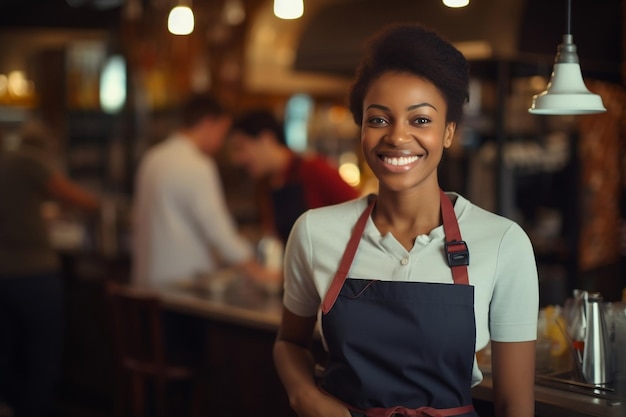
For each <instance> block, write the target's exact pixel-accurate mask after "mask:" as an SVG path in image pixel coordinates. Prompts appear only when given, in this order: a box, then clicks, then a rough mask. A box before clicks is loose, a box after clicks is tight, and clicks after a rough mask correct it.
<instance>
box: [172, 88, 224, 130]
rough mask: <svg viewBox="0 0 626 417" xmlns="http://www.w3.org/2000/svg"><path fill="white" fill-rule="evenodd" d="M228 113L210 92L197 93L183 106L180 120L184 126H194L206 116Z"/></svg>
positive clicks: (218, 115) (214, 116)
mask: <svg viewBox="0 0 626 417" xmlns="http://www.w3.org/2000/svg"><path fill="white" fill-rule="evenodd" d="M225 114H228V110H227V109H226V108H225V107H224V106H222V104H221V103H220V102H219V101H218V100H217V98H216V97H215V96H213V95H212V94H210V93H195V94H192V95H191V96H189V97H188V98H187V100H186V101H185V103H184V104H183V105H182V107H181V111H180V121H181V124H182V125H183V127H186V128H188V127H193V126H195V125H196V124H198V122H200V121H201V120H202V119H204V118H205V117H213V118H216V117H220V116H224V115H225Z"/></svg>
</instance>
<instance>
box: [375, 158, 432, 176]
mask: <svg viewBox="0 0 626 417" xmlns="http://www.w3.org/2000/svg"><path fill="white" fill-rule="evenodd" d="M422 156H423V155H415V154H406V155H389V154H379V155H378V158H379V160H380V161H381V162H382V164H381V166H382V167H384V168H385V169H386V170H388V171H390V172H394V173H397V172H405V171H408V170H409V169H411V168H412V167H413V166H415V165H416V164H417V162H418V161H419V160H420V159H421V158H422Z"/></svg>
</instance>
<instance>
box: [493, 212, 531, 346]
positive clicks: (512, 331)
mask: <svg viewBox="0 0 626 417" xmlns="http://www.w3.org/2000/svg"><path fill="white" fill-rule="evenodd" d="M538 312H539V281H538V278H537V266H536V262H535V256H534V252H533V248H532V245H531V243H530V239H529V238H528V236H527V235H526V233H525V232H524V231H523V230H522V228H521V227H520V226H519V225H517V224H513V225H512V226H511V227H510V228H509V229H508V230H507V231H506V233H505V234H504V235H503V238H502V241H501V244H500V248H499V250H498V264H497V266H496V281H495V287H494V291H493V297H492V300H491V305H490V309H489V327H490V333H491V339H492V340H493V341H496V342H523V341H530V340H535V339H536V338H537V317H538Z"/></svg>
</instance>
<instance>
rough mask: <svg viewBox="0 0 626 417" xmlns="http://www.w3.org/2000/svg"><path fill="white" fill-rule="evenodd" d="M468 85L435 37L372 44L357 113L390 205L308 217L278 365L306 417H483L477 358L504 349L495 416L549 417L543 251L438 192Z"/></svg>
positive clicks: (289, 261)
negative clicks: (544, 384)
mask: <svg viewBox="0 0 626 417" xmlns="http://www.w3.org/2000/svg"><path fill="white" fill-rule="evenodd" d="M468 87H469V74H468V65H467V62H466V60H465V58H464V57H463V55H462V54H461V53H460V52H459V51H458V50H457V49H456V48H454V47H453V46H452V45H451V44H450V43H448V42H447V41H445V40H444V39H443V38H441V37H440V36H439V35H438V34H436V33H435V32H433V31H431V30H429V29H427V28H424V27H422V26H418V25H414V24H406V25H395V26H391V27H389V28H386V29H385V30H384V31H382V32H380V33H379V34H378V35H377V36H376V37H375V38H373V40H372V41H370V42H369V43H368V49H367V55H366V57H365V58H364V59H363V61H362V63H361V65H360V67H359V69H358V72H357V75H356V80H355V83H354V85H353V88H352V90H351V94H350V109H351V111H352V114H353V116H354V120H355V122H356V123H357V124H358V125H359V126H360V128H361V145H362V149H363V153H364V157H365V160H366V162H367V164H368V165H369V167H370V168H371V169H372V171H373V173H374V175H375V176H376V178H377V179H378V183H379V188H378V195H377V196H375V195H371V196H369V197H364V198H361V199H358V200H354V201H351V202H348V203H344V204H341V205H335V206H330V207H324V208H320V209H314V210H309V211H308V212H306V213H305V214H304V215H302V216H301V217H300V218H299V219H298V221H297V222H296V224H295V225H294V228H293V231H292V234H291V236H290V238H289V241H288V243H287V249H286V253H285V295H284V310H283V318H282V323H281V327H280V330H279V334H278V338H277V341H276V344H275V348H274V359H275V363H276V366H277V369H278V373H279V375H280V377H281V379H282V381H283V383H284V386H285V388H286V391H287V394H288V396H289V399H290V403H291V405H292V406H293V408H294V409H295V411H296V412H297V413H298V415H299V416H301V417H317V416H325V417H348V416H353V417H354V416H356V417H362V416H366V417H376V416H390V415H400V416H414V415H422V414H424V415H426V414H428V415H446V416H459V417H460V416H462V417H476V416H477V414H476V411H475V410H474V409H473V405H472V390H471V388H472V387H473V386H475V385H477V384H478V383H479V382H480V381H481V380H482V373H481V370H480V369H479V368H478V365H477V364H476V361H475V352H476V351H477V350H479V349H482V348H483V347H484V346H486V345H487V343H488V342H489V340H491V341H492V344H491V346H492V352H493V353H492V357H493V363H492V367H491V368H492V375H493V383H494V403H495V408H496V410H497V412H496V415H498V416H501V417H532V416H534V412H533V411H534V398H533V388H534V357H535V349H534V340H535V338H536V333H537V309H538V282H537V271H536V267H535V260H534V255H533V249H532V246H531V244H530V241H529V239H528V237H527V236H526V234H525V233H524V231H523V230H522V229H521V228H520V226H518V225H517V224H516V223H514V222H513V221H511V220H509V219H506V218H503V217H500V216H497V215H495V214H493V213H489V212H487V211H485V210H482V209H480V208H479V207H477V206H475V205H473V204H472V203H470V202H469V201H468V200H466V199H465V198H463V197H462V196H461V195H459V194H457V193H454V192H443V191H442V190H441V189H440V186H439V183H438V177H437V170H438V167H439V163H440V161H441V157H442V154H443V152H444V150H445V149H446V148H448V147H449V146H450V145H451V144H452V141H453V139H454V133H455V130H456V128H457V125H458V124H459V123H460V122H461V115H462V109H463V104H464V103H465V101H466V99H467V91H468ZM470 254H471V264H470ZM337 265H339V267H337ZM320 308H321V315H320V317H321V329H322V334H323V337H324V342H325V344H324V346H325V347H326V348H327V349H328V361H327V363H326V366H325V370H324V372H323V373H322V375H321V376H320V378H319V381H316V379H315V376H314V374H313V372H312V370H313V369H314V366H313V365H314V364H313V363H311V360H310V357H311V356H310V352H308V351H307V349H306V348H304V346H310V343H311V338H312V334H313V331H314V328H315V324H316V321H317V313H318V309H320Z"/></svg>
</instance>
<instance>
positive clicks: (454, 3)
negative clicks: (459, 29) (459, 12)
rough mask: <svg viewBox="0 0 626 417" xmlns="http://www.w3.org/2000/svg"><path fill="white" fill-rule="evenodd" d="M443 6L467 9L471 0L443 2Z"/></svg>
mask: <svg viewBox="0 0 626 417" xmlns="http://www.w3.org/2000/svg"><path fill="white" fill-rule="evenodd" d="M442 1H443V4H445V5H446V6H448V7H455V8H456V7H465V6H467V5H468V4H469V0H442Z"/></svg>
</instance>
